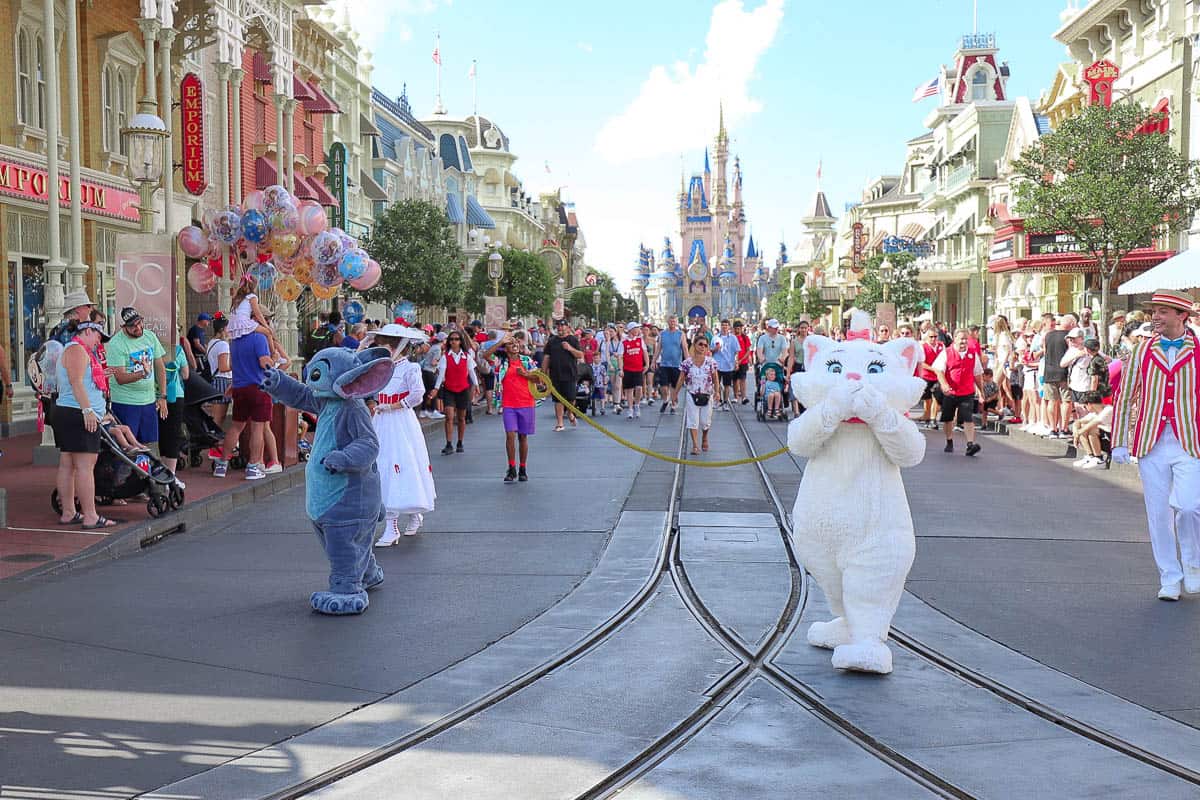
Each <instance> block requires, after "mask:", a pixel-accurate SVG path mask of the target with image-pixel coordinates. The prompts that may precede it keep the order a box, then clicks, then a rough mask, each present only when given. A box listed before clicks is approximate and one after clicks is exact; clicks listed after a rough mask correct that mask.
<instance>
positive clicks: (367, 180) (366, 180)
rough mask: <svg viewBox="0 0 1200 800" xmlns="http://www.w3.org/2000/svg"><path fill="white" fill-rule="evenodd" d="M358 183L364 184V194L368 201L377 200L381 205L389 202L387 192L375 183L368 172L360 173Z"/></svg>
mask: <svg viewBox="0 0 1200 800" xmlns="http://www.w3.org/2000/svg"><path fill="white" fill-rule="evenodd" d="M358 182H359V183H361V184H362V190H363V194H365V195H366V196H367V199H368V200H376V201H378V202H381V203H386V202H387V199H388V196H387V192H386V191H384V189H383V187H382V186H380V185H379V184H378V183H376V182H375V179H374V178H372V177H371V174H370V173H369V172H367V171H366V170H363V171H360V172H359V173H358Z"/></svg>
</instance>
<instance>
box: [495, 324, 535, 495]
mask: <svg viewBox="0 0 1200 800" xmlns="http://www.w3.org/2000/svg"><path fill="white" fill-rule="evenodd" d="M500 346H501V347H503V348H504V357H503V359H502V361H501V365H500V368H499V374H500V407H501V409H502V411H501V413H502V419H503V420H504V448H505V450H506V451H507V453H508V471H507V472H505V473H504V482H505V483H512V482H513V481H520V482H522V483H524V482H525V481H527V480H529V475H528V473H526V471H525V465H526V463H527V462H528V460H529V437H530V436H533V434H534V431H535V423H536V421H537V420H536V417H535V413H534V411H535V406H536V405H537V402H536V401H535V400H534V398H533V394H532V393H531V392H530V391H529V374H530V373H531V372H533V371H534V363H533V361H532V360H531V359H530V358H529V356H526V355H524V353H522V352H521V351H522V342H520V341H518V339H517V337H516V336H514V335H512V334H509V335H507V336H505V337H504V340H503V341H502V342H501V343H500ZM518 450H519V451H520V458H521V461H520V465H521V466H520V470H519V471H518V469H517V454H518Z"/></svg>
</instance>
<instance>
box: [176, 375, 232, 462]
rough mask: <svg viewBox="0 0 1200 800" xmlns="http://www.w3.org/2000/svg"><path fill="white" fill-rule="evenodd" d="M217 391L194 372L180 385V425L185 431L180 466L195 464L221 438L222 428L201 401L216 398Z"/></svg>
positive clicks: (222, 438) (211, 400) (219, 441)
mask: <svg viewBox="0 0 1200 800" xmlns="http://www.w3.org/2000/svg"><path fill="white" fill-rule="evenodd" d="M220 399H221V393H220V392H218V391H217V390H216V389H214V388H213V387H212V384H210V383H209V382H208V381H206V380H204V378H202V377H200V376H199V375H197V374H196V373H194V372H193V373H192V374H190V375H189V376H188V379H187V381H186V382H185V383H184V386H183V427H184V431H185V432H186V433H187V436H186V437H185V441H184V444H183V448H182V452H180V454H179V455H180V458H179V464H180V466H182V465H184V464H187V465H189V466H191V467H198V466H200V464H201V463H203V461H204V454H205V453H206V452H208V450H209V448H211V447H216V446H217V445H218V444H220V443H221V442H222V441H224V439H225V431H223V430H222V429H221V426H220V425H218V424H217V423H216V420H214V419H213V418H212V417H211V416H209V414H208V412H207V411H205V410H204V404H205V403H211V402H213V401H214V400H220Z"/></svg>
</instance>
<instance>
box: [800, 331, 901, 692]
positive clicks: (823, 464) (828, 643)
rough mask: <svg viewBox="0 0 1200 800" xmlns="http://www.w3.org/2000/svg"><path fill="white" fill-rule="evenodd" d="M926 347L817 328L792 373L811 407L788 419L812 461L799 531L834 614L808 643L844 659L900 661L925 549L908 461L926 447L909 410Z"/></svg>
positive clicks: (851, 665) (888, 666) (845, 663)
mask: <svg viewBox="0 0 1200 800" xmlns="http://www.w3.org/2000/svg"><path fill="white" fill-rule="evenodd" d="M922 352H923V351H922V348H921V346H920V345H919V344H918V343H917V342H915V341H913V340H912V339H897V340H895V341H891V342H887V343H875V342H871V341H868V340H862V339H859V340H851V341H845V342H836V341H834V340H832V339H829V338H827V337H824V336H816V335H810V336H809V337H808V338H807V339H805V341H804V369H805V371H804V372H799V373H796V374H795V375H793V376H792V388H793V390H794V391H795V393H796V397H798V398H799V400H800V402H801V403H803V404H804V406H805V408H806V409H807V410H806V411H805V412H804V413H803V414H801V415H800V417H799V418H798V419H796V420H794V421H793V422H792V423H791V424H790V425H789V426H788V447H789V448H790V449H791V451H792V452H793V453H795V454H796V455H798V456H803V457H805V458H807V459H808V463H807V465H806V466H805V469H804V478H803V479H802V480H801V482H800V489H799V491H798V492H797V494H796V505H795V507H794V508H793V510H792V518H793V525H794V528H795V530H794V533H793V540H794V542H795V546H796V553H797V555H798V557H799V558H800V559H801V561H802V562H803V565H804V567H805V569H807V570H808V572H809V573H810V574H811V575H812V577H813V578H814V579H816V581H817V584H818V585H820V587H821V590H822V591H823V592H824V593H825V597H826V598H827V599H828V601H829V608H830V610H831V611H832V612H833V615H834V618H833V619H832V620H830V621H828V622H816V623H813V625H812V626H811V627H810V628H809V629H808V642H809V644H812V645H816V646H817V647H825V648H832V649H833V659H832V660H833V666H835V667H837V668H838V669H851V670H860V671H864V672H878V673H888V672H891V671H892V652H891V650H889V649H888V646H887V644H885V642H886V640H887V637H888V631H889V629H890V627H891V623H892V616H893V615H894V614H895V613H896V606H897V605H899V603H900V595H901V593H902V592H903V591H904V581H905V578H907V576H908V570H909V568H910V567H911V566H912V561H913V555H914V554H915V551H916V540H915V538H914V536H913V523H912V515H911V513H910V512H909V509H908V499H907V498H906V497H905V494H904V483H903V481H902V480H901V478H900V468H901V467H911V466H915V465H916V464H919V463H920V462H921V459H923V458H924V457H925V437H924V436H922V435H921V432H920V431H919V430H917V426H916V425H915V424H914V423H913V422H912V420H910V419H908V418H907V417H906V416H905V412H906V411H907V410H908V409H909V408H911V407H912V406H913V405H914V404H915V403H916V402H917V401H918V400H919V399H920V396H921V392H922V390H923V389H924V381H922V380H921V379H920V378H916V377H914V375H913V371H914V368H915V367H916V364H917V363H918V362H919V360H920V358H921V354H922ZM851 420H853V421H851Z"/></svg>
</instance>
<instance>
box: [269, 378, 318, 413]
mask: <svg viewBox="0 0 1200 800" xmlns="http://www.w3.org/2000/svg"><path fill="white" fill-rule="evenodd" d="M264 373H265V375H264V377H263V380H262V384H261V388H262V390H263V391H264V392H266V393H267V394H269V395H271V399H272V400H274V401H276V402H278V403H283V404H284V405H285V406H289V407H291V408H295V409H298V410H300V411H305V412H307V413H309V414H318V413H320V411H321V401H320V400H319V399H318V398H317V396H316V395H315V394H313V390H312V389H310V388H308V387H307V386H305V385H304V384H303V383H301V382H300V381H298V380H296V379H295V378H293V377H292V376H290V375H287V374H285V373H283V372H280V371H279V370H277V369H267V370H264Z"/></svg>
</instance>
